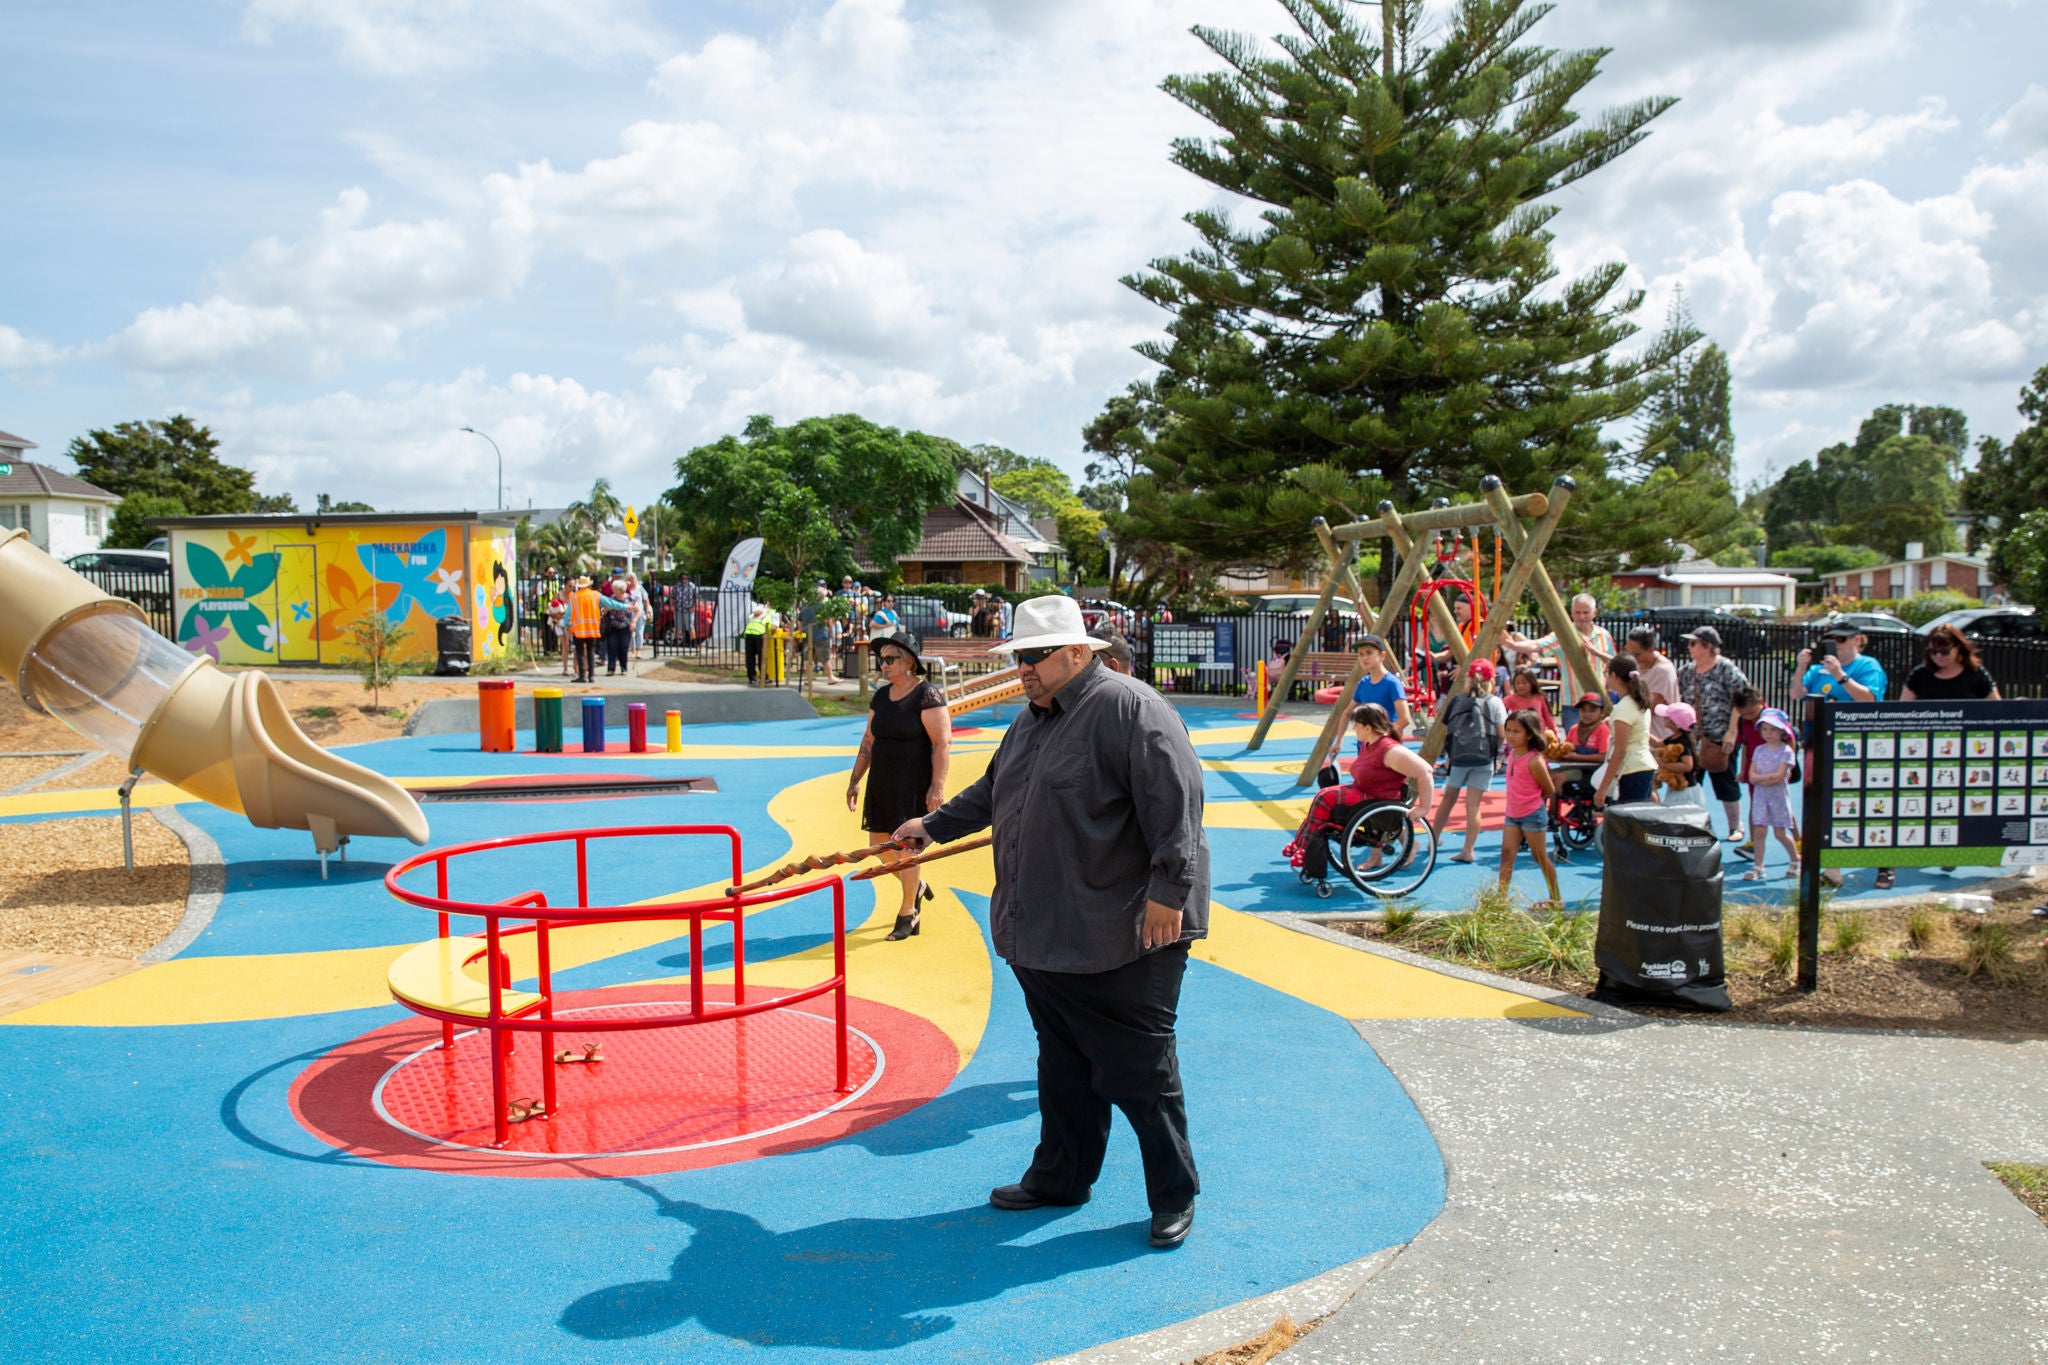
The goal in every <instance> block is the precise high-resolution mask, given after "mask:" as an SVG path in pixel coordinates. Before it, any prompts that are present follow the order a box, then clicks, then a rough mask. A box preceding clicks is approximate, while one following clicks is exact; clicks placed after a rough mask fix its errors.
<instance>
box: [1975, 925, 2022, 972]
mask: <svg viewBox="0 0 2048 1365" xmlns="http://www.w3.org/2000/svg"><path fill="white" fill-rule="evenodd" d="M2018 944H2019V935H2018V934H2017V933H2015V932H2014V931H2013V927H2012V926H2011V925H2009V924H1980V925H1978V926H1977V928H1976V930H1975V931H1974V932H1972V933H1971V935H1970V940H1969V942H1968V943H1966V944H1964V945H1963V975H1965V976H1972V977H1974V976H1989V977H1993V978H1996V979H2004V978H2006V977H2010V976H2014V975H2017V974H2018V972H2019V970H2020V962H2019V957H2018V955H2017V954H2016V953H2015V952H2014V951H2013V950H2014V949H2015V948H2016V947H2017V946H2018Z"/></svg>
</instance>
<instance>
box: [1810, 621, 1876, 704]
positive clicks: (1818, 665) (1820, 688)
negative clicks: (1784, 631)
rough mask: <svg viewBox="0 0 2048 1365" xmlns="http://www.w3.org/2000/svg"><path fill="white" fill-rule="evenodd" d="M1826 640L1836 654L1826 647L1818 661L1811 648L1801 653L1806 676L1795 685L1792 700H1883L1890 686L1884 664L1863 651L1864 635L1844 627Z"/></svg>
mask: <svg viewBox="0 0 2048 1365" xmlns="http://www.w3.org/2000/svg"><path fill="white" fill-rule="evenodd" d="M1823 638H1824V640H1826V641H1828V642H1831V643H1833V645H1834V646H1835V650H1834V653H1833V654H1832V655H1830V654H1829V653H1828V652H1827V651H1826V649H1825V648H1823V650H1822V652H1821V655H1820V657H1819V658H1815V657H1814V652H1813V651H1812V650H1810V649H1802V650H1800V651H1799V667H1800V669H1801V670H1802V673H1801V675H1800V678H1799V680H1798V681H1797V682H1795V683H1793V684H1792V700H1793V701H1795V702H1796V701H1801V700H1803V699H1804V698H1806V697H1809V696H1812V697H1825V698H1826V699H1827V700H1829V701H1883V700H1884V693H1885V688H1886V686H1887V685H1888V680H1887V679H1886V678H1885V675H1884V665H1883V664H1881V663H1879V662H1878V661H1877V660H1876V659H1873V658H1871V657H1870V656H1869V655H1868V654H1865V653H1864V652H1863V632H1861V631H1859V630H1856V629H1854V628H1852V627H1848V626H1843V627H1839V628H1837V629H1835V630H1831V631H1829V632H1828V633H1827V635H1826V636H1825V637H1823Z"/></svg>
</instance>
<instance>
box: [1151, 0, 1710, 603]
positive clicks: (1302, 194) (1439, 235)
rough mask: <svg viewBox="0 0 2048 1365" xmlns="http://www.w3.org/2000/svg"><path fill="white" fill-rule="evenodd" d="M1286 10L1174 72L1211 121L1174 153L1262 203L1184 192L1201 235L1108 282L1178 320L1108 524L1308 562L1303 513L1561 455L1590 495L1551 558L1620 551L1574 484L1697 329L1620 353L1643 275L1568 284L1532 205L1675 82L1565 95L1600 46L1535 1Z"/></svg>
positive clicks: (1212, 37) (1216, 552)
mask: <svg viewBox="0 0 2048 1365" xmlns="http://www.w3.org/2000/svg"><path fill="white" fill-rule="evenodd" d="M1280 4H1281V7H1282V8H1283V9H1285V10H1286V12H1287V14H1288V16H1289V17H1290V18H1291V19H1292V20H1293V24H1294V28H1295V30H1296V31H1295V32H1292V33H1287V34H1283V35H1281V36H1280V37H1279V38H1277V39H1276V40H1275V41H1276V42H1277V44H1278V47H1279V51H1278V52H1277V53H1276V52H1273V51H1272V50H1271V49H1267V48H1264V47H1262V46H1261V45H1259V44H1256V43H1255V42H1253V41H1251V40H1249V39H1246V38H1243V37H1239V36H1237V35H1233V34H1228V33H1222V32H1218V31H1215V30H1212V29H1207V28H1197V29H1196V30H1195V34H1196V36H1197V37H1199V38H1200V39H1201V40H1202V41H1203V42H1204V43H1205V44H1207V45H1208V47H1209V48H1210V49H1211V50H1212V51H1213V52H1215V53H1216V54H1217V55H1218V56H1219V57H1221V58H1222V59H1223V61H1224V63H1225V65H1226V67H1227V68H1228V69H1226V70H1221V71H1214V72H1208V73H1204V74H1200V75H1191V76H1176V77H1173V78H1170V79H1169V80H1168V81H1167V82H1166V85H1165V88H1166V90H1167V92H1168V93H1170V94H1171V95H1173V96H1174V97H1175V98H1177V99H1179V100H1180V101H1181V102H1183V103H1184V104H1186V105H1188V106H1189V107H1190V108H1192V109H1194V110H1195V111H1196V112H1197V113H1200V114H1201V115H1203V117H1205V118H1207V119H1208V120H1209V121H1210V122H1211V123H1213V124H1214V125H1215V126H1216V128H1217V130H1218V131H1219V134H1220V135H1219V136H1218V137H1217V138H1216V139H1215V140H1213V141H1197V140H1182V141H1179V142H1176V143H1175V144H1174V149H1173V160H1174V162H1175V163H1176V164H1178V165H1180V166H1181V167H1183V168H1185V169H1186V170H1188V171H1191V172H1193V173H1194V174H1195V175H1198V176H1200V177H1201V178H1202V179H1204V180H1206V181H1208V182H1209V183H1210V184H1212V185H1215V186H1217V187H1218V188H1220V189H1223V190H1226V191H1228V192H1230V193H1231V194H1234V195H1239V196H1242V197H1244V198H1247V199H1250V200H1253V201H1255V202H1256V203H1258V204H1259V205H1262V206H1263V208H1262V210H1261V212H1260V214H1259V219H1258V223H1257V225H1256V226H1253V227H1239V226H1237V225H1236V224H1234V223H1233V222H1232V221H1231V220H1230V219H1229V218H1228V217H1226V216H1225V215H1224V214H1222V213H1217V212H1209V211H1203V212H1197V213H1193V214H1190V215H1189V216H1188V220H1187V221H1188V222H1189V223H1190V224H1191V225H1192V226H1193V227H1194V228H1195V230H1196V232H1197V233H1198V235H1199V236H1200V238H1201V245H1200V246H1199V247H1198V248H1197V249H1196V250H1194V251H1192V252H1190V253H1189V254H1187V255H1185V256H1179V257H1172V258H1168V259H1163V260H1159V261H1155V262H1154V263H1153V264H1152V267H1151V269H1150V271H1149V272H1148V273H1144V274H1141V275H1136V276H1132V277H1130V278H1128V279H1127V280H1126V281H1125V283H1126V284H1128V285H1129V286H1130V287H1131V288H1132V289H1135V290H1136V291H1137V292H1138V293H1140V294H1142V295H1143V296H1144V297H1146V298H1147V299H1150V300H1151V301H1153V302H1154V303H1157V304H1158V305H1160V307H1162V308H1164V309H1166V310H1167V311H1168V312H1170V313H1171V314H1173V320H1172V321H1171V323H1169V325H1168V327H1167V339H1166V340H1165V341H1162V342H1157V343H1151V344H1148V345H1145V346H1141V347H1140V348H1139V349H1140V351H1141V352H1142V353H1143V354H1145V355H1146V356H1147V357H1148V358H1150V359H1152V360H1153V361H1155V362H1157V363H1158V364H1159V365H1160V366H1161V367H1162V368H1163V370H1164V371H1165V373H1164V374H1163V375H1161V376H1160V380H1161V381H1162V382H1160V383H1158V384H1157V385H1155V392H1156V393H1157V395H1158V399H1157V401H1158V402H1159V403H1160V404H1161V405H1163V407H1164V408H1165V409H1166V411H1165V413H1164V414H1162V415H1161V416H1160V417H1158V418H1156V419H1154V420H1152V421H1151V422H1149V423H1148V424H1147V425H1148V426H1150V427H1151V428H1153V429H1154V430H1156V431H1157V432H1158V439H1157V440H1156V441H1155V442H1154V443H1153V445H1152V447H1151V448H1150V449H1149V450H1148V451H1147V452H1146V453H1145V455H1144V457H1143V464H1144V468H1143V469H1142V470H1141V471H1140V472H1139V473H1137V474H1136V476H1135V477H1133V478H1132V479H1131V480H1130V484H1129V488H1128V490H1127V491H1128V497H1129V507H1128V510H1127V511H1126V512H1125V514H1124V515H1123V516H1122V517H1120V518H1117V519H1116V520H1117V522H1118V525H1117V528H1116V529H1117V531H1118V533H1119V535H1120V536H1122V537H1130V538H1133V539H1152V540H1157V541H1159V542H1161V543H1163V544H1167V545H1171V546H1174V547H1177V548H1178V549H1179V550H1180V551H1182V552H1184V553H1187V554H1190V555H1194V556H1199V557H1201V558H1204V559H1208V560H1211V561H1214V562H1224V563H1228V562H1261V561H1263V562H1267V563H1282V562H1288V561H1295V560H1299V559H1300V558H1302V557H1303V555H1304V553H1305V552H1306V551H1307V549H1308V541H1307V537H1306V535H1305V531H1306V527H1307V523H1308V519H1309V518H1310V517H1311V516H1314V515H1317V514H1333V515H1337V516H1353V515H1357V514H1358V513H1359V512H1360V511H1362V510H1369V509H1370V508H1372V507H1373V505H1374V504H1375V503H1376V502H1377V501H1378V500H1379V499H1380V498H1382V497H1392V498H1394V499H1395V500H1396V501H1397V502H1399V503H1401V504H1402V505H1404V506H1410V507H1412V506H1418V505H1421V504H1422V503H1424V502H1425V501H1426V500H1427V499H1428V498H1429V497H1430V496H1433V495H1436V494H1439V493H1441V494H1446V495H1450V496H1453V497H1460V498H1469V497H1471V496H1473V495H1474V493H1475V492H1476V490H1477V486H1478V483H1479V480H1480V479H1481V478H1482V477H1483V476H1484V475H1487V474H1497V475H1499V476H1500V477H1501V478H1502V479H1503V480H1505V481H1506V483H1507V484H1508V486H1509V487H1510V488H1511V489H1513V490H1514V491H1516V492H1531V491H1541V490H1542V489H1544V488H1547V487H1548V486H1549V484H1550V482H1551V480H1552V478H1553V477H1554V476H1556V475H1559V474H1570V475H1573V476H1576V477H1577V478H1578V479H1579V481H1580V486H1581V489H1582V501H1581V502H1579V503H1578V504H1575V507H1579V508H1584V509H1585V510H1584V511H1575V515H1573V516H1572V517H1571V518H1570V519H1569V520H1568V521H1567V523H1566V526H1565V527H1564V528H1563V530H1562V531H1561V532H1560V534H1559V536H1558V538H1557V539H1556V540H1554V541H1553V542H1552V550H1551V554H1552V555H1553V556H1557V557H1563V558H1566V559H1571V558H1575V557H1576V558H1579V559H1582V560H1585V561H1587V562H1588V563H1589V564H1599V563H1607V562H1611V561H1612V559H1613V557H1614V555H1615V554H1616V552H1618V551H1628V550H1630V549H1632V548H1635V547H1632V546H1631V545H1629V544H1626V543H1618V542H1617V540H1616V537H1615V536H1614V535H1613V534H1612V532H1611V531H1610V530H1609V529H1608V528H1607V527H1606V526H1605V525H1604V524H1602V522H1603V520H1604V519H1603V518H1602V517H1600V516H1597V515H1594V514H1593V512H1594V509H1593V508H1592V507H1590V506H1587V504H1588V503H1589V502H1594V501H1597V500H1599V499H1600V498H1601V497H1602V496H1603V495H1610V494H1611V492H1612V491H1613V490H1612V489H1611V488H1610V487H1609V486H1607V485H1605V484H1603V477H1602V476H1603V475H1604V473H1605V471H1606V467H1607V457H1608V454H1609V453H1610V443H1609V442H1608V441H1606V440H1605V439H1603V436H1602V431H1603V429H1604V428H1607V427H1609V426H1610V425H1611V424H1614V423H1616V422H1618V421H1620V420H1623V419H1626V418H1628V417H1629V416H1631V415H1632V414H1634V413H1635V412H1636V411H1637V409H1638V408H1639V407H1640V406H1641V405H1642V403H1643V401H1644V400H1645V398H1647V397H1648V396H1649V395H1650V394H1651V393H1652V392H1653V391H1654V390H1655V389H1656V388H1657V386H1658V385H1659V384H1660V383H1662V382H1668V379H1666V378H1665V377H1664V376H1663V372H1664V371H1665V370H1666V368H1667V367H1668V366H1669V365H1670V363H1671V362H1672V361H1673V360H1674V359H1675V358H1676V356H1677V355H1678V354H1679V353H1680V352H1682V351H1683V350H1684V349H1685V347H1686V346H1687V345H1689V344H1690V342H1691V338H1689V337H1670V336H1666V337H1660V338H1659V339H1658V340H1657V341H1656V342H1654V343H1653V344H1650V345H1648V346H1646V347H1644V348H1643V349H1642V350H1641V351H1640V352H1638V353H1636V354H1633V355H1629V356H1625V357H1621V356H1615V355H1613V354H1611V352H1613V350H1614V348H1615V347H1616V346H1618V345H1619V344H1620V343H1622V342H1623V341H1626V340H1627V339H1628V338H1629V337H1630V336H1632V335H1633V334H1635V332H1636V331H1637V328H1636V326H1635V324H1634V323H1632V322H1631V321H1629V315H1630V314H1631V313H1632V312H1634V311H1635V309H1636V308H1637V307H1638V306H1639V305H1640V303H1641V296H1640V294H1637V293H1634V292H1626V293H1617V290H1618V289H1619V287H1620V284H1621V277H1622V274H1623V266H1622V265H1621V264H1619V263H1613V264H1608V265H1604V266H1602V267H1600V268H1599V269H1596V270H1594V271H1593V272H1592V273H1590V274H1588V275H1586V276H1584V277H1582V278H1579V279H1576V280H1571V281H1563V282H1561V281H1559V280H1558V277H1557V271H1556V269H1555V267H1554V266H1553V265H1552V263H1551V259H1550V243H1551V240H1552V239H1551V234H1550V233H1549V232H1548V231H1547V225H1548V223H1549V222H1550V220H1551V219H1552V218H1553V217H1554V216H1555V215H1556V213H1557V212H1558V209H1557V207H1556V206H1555V205H1554V204H1545V203H1540V202H1538V201H1540V200H1542V199H1543V198H1544V197H1545V196H1547V195H1551V194H1553V193H1555V192H1556V191H1558V190H1560V189H1563V188H1564V187H1565V186H1567V185H1570V184H1573V183H1574V182H1576V181H1578V180H1580V179H1582V178H1583V177H1585V176H1587V175H1590V174H1591V173H1592V172H1594V171H1596V170H1598V169H1599V168H1600V167H1602V166H1604V165H1606V164H1607V163H1608V162H1610V161H1612V160H1614V159H1615V158H1616V157H1618V156H1620V155H1621V154H1622V153H1624V152H1626V151H1627V150H1629V148H1631V147H1633V146H1635V145H1636V143H1637V142H1639V141H1641V140H1642V138H1643V137H1644V136H1645V135H1646V134H1645V131H1644V130H1645V128H1646V126H1647V125H1648V124H1649V123H1650V121H1651V120H1652V119H1654V118H1656V117H1657V116H1658V115H1659V114H1661V113H1663V112H1664V111H1665V110H1666V109H1667V108H1669V107H1670V106H1671V104H1672V103H1673V101H1671V100H1669V99H1661V98H1660V99H1649V100H1641V101H1637V102H1635V103H1633V104H1629V105H1625V106H1623V107H1621V108H1618V109H1614V110H1610V111H1608V112H1605V113H1603V114H1600V115H1598V116H1596V117H1593V118H1590V119H1588V118H1584V117H1582V116H1581V115H1580V114H1579V113H1578V112H1577V111H1575V110H1574V109H1573V108H1572V100H1573V99H1574V97H1575V96H1577V95H1578V94H1579V92H1580V91H1581V90H1583V89H1584V87H1585V86H1586V84H1587V83H1588V82H1589V81H1591V80H1592V79H1593V77H1594V76H1595V75H1596V74H1597V72H1598V70H1599V64H1600V61H1601V59H1602V58H1603V57H1604V56H1605V53H1604V52H1603V51H1585V52H1567V53H1560V52H1555V51H1552V50H1549V49H1545V48H1540V47H1534V46H1530V45H1527V44H1526V43H1524V41H1523V39H1524V38H1525V37H1526V35H1527V34H1528V32H1529V30H1530V29H1531V28H1532V27H1533V26H1534V25H1535V24H1536V23H1537V22H1538V21H1539V20H1540V19H1542V17H1543V16H1544V15H1545V14H1546V13H1547V12H1548V6H1544V5H1538V4H1530V3H1526V0H1463V3H1461V4H1460V5H1459V6H1458V7H1457V9H1456V10H1455V11H1454V12H1453V13H1451V14H1448V15H1444V16H1440V17H1436V18H1432V20H1431V21H1430V22H1431V25H1432V27H1433V31H1432V32H1430V33H1429V34H1427V35H1425V34H1424V32H1423V28H1424V25H1423V22H1422V11H1423V6H1422V4H1421V3H1420V0H1386V3H1385V4H1384V5H1383V6H1379V7H1376V8H1377V10H1378V12H1377V14H1375V13H1374V9H1373V8H1368V7H1366V6H1363V5H1359V4H1355V3H1350V0H1280ZM1596 527H1597V529H1596ZM1640 538H1641V539H1643V540H1645V541H1646V543H1662V542H1664V541H1666V540H1668V539H1669V537H1667V536H1664V535H1662V534H1661V533H1656V529H1655V528H1651V533H1650V534H1646V535H1644V536H1642V537H1640Z"/></svg>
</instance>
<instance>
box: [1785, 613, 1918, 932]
mask: <svg viewBox="0 0 2048 1365" xmlns="http://www.w3.org/2000/svg"><path fill="white" fill-rule="evenodd" d="M1798 665H1799V669H1800V674H1799V676H1798V677H1797V678H1795V679H1793V682H1792V702H1793V704H1794V706H1795V707H1796V706H1797V705H1798V703H1799V702H1801V701H1804V700H1805V699H1806V698H1808V697H1825V698H1826V699H1827V700H1829V701H1838V702H1840V701H1883V700H1884V692H1885V687H1886V686H1887V684H1888V680H1887V679H1886V677H1885V675H1884V665H1883V664H1881V663H1879V662H1878V661H1877V660H1876V659H1873V658H1872V657H1870V655H1868V654H1865V653H1864V652H1863V632H1862V631H1860V630H1858V629H1856V628H1855V627H1854V626H1836V627H1835V628H1834V629H1833V630H1831V631H1829V632H1828V633H1827V634H1826V635H1824V636H1823V637H1821V641H1820V644H1819V645H1817V646H1815V647H1814V648H1812V649H1802V650H1800V651H1799V658H1798ZM1805 729H1806V727H1805V725H1804V724H1803V723H1802V724H1801V725H1800V731H1801V733H1802V735H1804V732H1805ZM1801 747H1802V748H1805V747H1807V746H1806V745H1804V744H1802V745H1801ZM1806 771H1807V772H1809V773H1811V772H1812V771H1813V754H1812V752H1811V751H1810V750H1809V752H1808V753H1807V754H1806ZM1821 875H1822V876H1823V877H1826V878H1827V879H1828V880H1829V881H1831V882H1833V883H1834V884H1835V885H1836V886H1840V885H1841V884H1842V874H1841V873H1840V872H1838V871H1836V870H1835V869H1834V868H1828V869H1827V870H1826V871H1825V872H1823V873H1821ZM1895 881H1896V876H1895V874H1894V873H1893V871H1892V869H1891V868H1888V867H1880V868H1879V869H1878V870H1877V889H1878V890H1880V891H1889V890H1891V888H1892V885H1893V883H1894V882H1895Z"/></svg>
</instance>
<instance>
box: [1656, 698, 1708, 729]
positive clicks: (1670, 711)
mask: <svg viewBox="0 0 2048 1365" xmlns="http://www.w3.org/2000/svg"><path fill="white" fill-rule="evenodd" d="M1656 716H1657V719H1659V720H1664V721H1669V722H1671V728H1672V729H1674V730H1690V729H1692V727H1693V726H1695V725H1698V724H1699V723H1700V714H1699V712H1697V711H1695V710H1693V709H1692V708H1691V707H1690V706H1687V705H1686V704H1685V703H1684V702H1682V701H1671V702H1660V703H1658V705H1657V709H1656Z"/></svg>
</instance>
